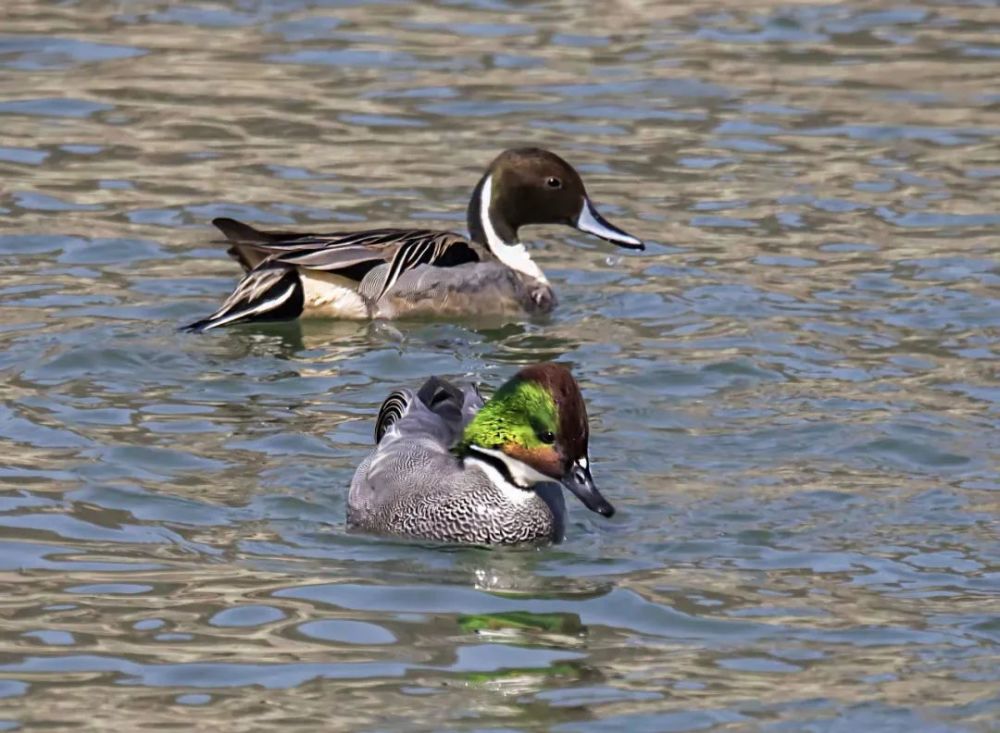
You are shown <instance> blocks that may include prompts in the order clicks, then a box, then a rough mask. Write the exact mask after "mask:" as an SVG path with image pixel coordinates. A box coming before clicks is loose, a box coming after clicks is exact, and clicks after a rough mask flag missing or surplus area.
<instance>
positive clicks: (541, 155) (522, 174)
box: [182, 148, 645, 332]
mask: <svg viewBox="0 0 1000 733" xmlns="http://www.w3.org/2000/svg"><path fill="white" fill-rule="evenodd" d="M466 219H467V225H468V229H469V235H468V237H465V236H462V235H460V234H456V233H454V232H448V231H436V230H431V229H369V230H366V231H351V232H347V231H333V232H326V233H305V232H291V231H263V230H259V229H256V228H254V227H252V226H250V225H249V224H244V223H242V222H239V221H236V220H235V219H229V218H217V219H213V221H212V223H213V224H214V225H215V226H216V227H217V228H218V229H219V230H220V231H221V232H222V234H223V235H224V236H225V237H226V241H227V243H228V244H229V245H230V246H229V249H228V250H227V252H228V254H229V255H230V256H231V257H232V258H233V259H235V260H236V261H237V262H238V263H239V264H240V265H241V266H242V268H243V270H244V274H243V277H242V279H241V280H240V281H239V283H238V284H237V285H236V288H235V290H233V292H232V294H231V295H230V296H229V297H228V298H226V300H225V301H224V302H223V303H222V305H221V306H220V307H219V309H218V310H216V311H215V312H214V313H212V314H211V315H210V316H208V317H207V318H202V319H200V320H197V321H195V322H193V323H190V324H188V325H186V326H183V327H182V328H183V330H187V331H193V332H202V331H208V330H210V329H214V328H219V327H220V326H231V325H235V324H240V323H253V322H265V321H290V320H295V319H298V318H300V317H320V318H338V319H356V320H366V319H397V318H405V317H421V316H439V317H444V318H461V317H474V316H486V315H501V316H503V315H507V316H515V315H517V316H524V315H534V314H544V313H548V312H549V311H551V310H552V309H553V308H554V307H555V305H556V302H557V301H556V296H555V293H554V292H553V290H552V286H551V285H550V283H549V280H548V278H547V277H546V276H545V273H544V272H542V270H541V268H540V267H539V266H538V264H537V263H536V262H535V261H534V260H533V259H532V257H531V254H530V253H529V252H528V250H527V248H526V247H525V246H524V244H522V243H521V241H520V238H519V235H518V232H519V230H520V229H521V227H524V226H526V225H529V224H565V225H568V226H571V227H574V228H576V229H578V230H579V231H581V232H585V233H587V234H591V235H593V236H595V237H599V238H601V239H604V240H607V241H608V242H612V243H614V244H616V245H618V246H620V247H624V248H626V249H634V250H642V249H644V248H645V247H644V245H643V243H642V241H641V240H639V239H638V238H636V237H634V236H632V235H631V234H628V233H627V232H625V231H623V230H622V229H619V228H618V227H616V226H614V225H613V224H611V223H610V222H608V221H607V220H606V219H605V218H604V217H602V216H601V215H600V214H599V213H598V211H597V209H596V208H595V206H594V204H593V203H592V202H591V200H590V198H589V197H588V195H587V191H586V188H585V187H584V185H583V180H582V179H581V177H580V174H579V173H577V171H576V170H575V169H574V168H573V166H571V165H570V164H569V163H567V162H566V161H565V160H563V159H562V158H560V157H559V156H558V155H556V154H555V153H553V152H551V151H548V150H544V149H541V148H517V149H511V150H506V151H504V152H502V153H501V154H500V155H498V156H497V157H496V158H495V159H494V160H493V162H492V163H490V165H489V167H488V168H487V170H486V172H485V173H484V174H483V176H482V177H481V178H480V179H479V183H477V184H476V186H475V188H474V189H473V191H472V197H471V199H470V201H469V206H468V210H467V215H466Z"/></svg>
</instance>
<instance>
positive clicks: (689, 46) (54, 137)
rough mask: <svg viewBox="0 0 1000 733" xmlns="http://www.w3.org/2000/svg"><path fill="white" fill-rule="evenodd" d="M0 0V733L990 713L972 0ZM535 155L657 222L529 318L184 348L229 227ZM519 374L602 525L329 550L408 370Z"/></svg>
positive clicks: (419, 210)
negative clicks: (552, 365)
mask: <svg viewBox="0 0 1000 733" xmlns="http://www.w3.org/2000/svg"><path fill="white" fill-rule="evenodd" d="M0 18H2V23H0V131H2V132H0V181H2V183H0V213H2V218H0V259H2V263H3V270H2V274H0V298H2V301H0V302H2V314H3V318H2V326H0V370H2V384H0V396H2V402H0V410H2V419H0V450H2V452H3V456H4V458H3V460H2V463H0V565H2V569H0V578H2V583H3V598H2V601H0V603H2V611H0V617H2V619H3V622H2V624H0V698H2V699H0V721H2V722H0V729H17V728H23V729H25V730H41V729H43V728H46V729H57V730H58V729H69V728H72V727H74V726H77V725H80V724H90V725H91V726H92V727H93V728H95V729H101V730H123V731H124V730H152V729H155V728H160V729H164V728H166V729H184V730H191V729H203V730H213V729H216V730H218V729H224V730H233V731H235V730H251V729H252V730H255V731H263V730H277V729H279V728H280V729H282V730H316V729H318V728H319V727H320V726H322V727H323V728H324V729H326V730H344V731H361V730H368V731H376V730H377V731H388V730H418V729H419V730H433V729H438V730H444V729H452V730H464V731H488V730H489V731H493V730H505V731H510V730H519V731H540V730H553V731H558V732H559V733H577V732H579V733H598V732H600V731H612V730H615V731H616V730H629V731H695V730H698V731H703V730H726V731H768V732H774V733H778V732H782V733H792V732H796V731H907V732H909V731H916V730H919V731H985V730H991V729H993V730H995V729H996V726H997V725H998V724H997V719H998V717H1000V695H998V692H997V691H998V689H1000V684H998V682H1000V672H998V669H1000V664H998V663H1000V654H998V642H1000V616H998V609H1000V603H998V589H1000V572H998V566H1000V547H998V528H997V516H998V508H1000V507H998V501H997V496H998V494H997V490H998V489H1000V480H998V473H997V469H998V456H1000V437H998V436H1000V431H998V427H1000V383H998V378H997V377H998V369H997V367H998V358H1000V295H998V294H1000V289H998V286H1000V266H998V260H997V250H998V244H1000V214H998V211H1000V195H998V193H997V191H998V180H997V179H998V178H1000V146H998V144H997V139H998V138H997V136H998V133H1000V89H998V87H997V82H996V80H997V79H998V78H1000V58H998V56H1000V45H998V44H997V30H998V28H1000V9H998V8H997V6H996V4H995V3H992V2H925V3H917V4H902V3H898V2H885V1H883V0H877V1H876V2H863V3H862V2H854V3H840V4H837V3H824V4H798V3H795V4H784V5H773V6H772V5H768V4H765V3H735V2H733V3H707V4H706V3H705V2H698V3H695V2H678V3H669V4H668V3H660V2H656V1H654V0H647V1H643V0H618V1H617V2H609V3H602V4H593V5H591V4H586V3H573V2H547V3H516V2H505V1H504V0H496V1H494V0H482V1H481V2H439V3H431V2H418V3H394V2H384V3H365V2H353V3H352V2H344V3H341V2H330V3H325V2H306V1H305V0H283V2H280V3H257V2H252V1H250V0H241V1H234V2H229V3H224V2H203V3H197V4H195V3H192V4H175V3H154V2H147V1H136V2H116V3H108V2H97V1H96V0H95V1H94V2H63V3H44V2H38V1H37V0H20V2H8V3H5V4H4V8H3V10H2V11H0ZM613 28H618V30H613ZM525 143H531V144H537V145H542V146H546V147H551V148H553V149H555V150H556V151H558V152H559V153H561V154H563V155H564V156H565V157H567V158H568V159H569V160H571V161H572V162H573V163H575V164H576V165H577V166H578V167H579V168H580V170H581V171H582V172H583V174H584V177H585V179H586V181H587V183H588V185H589V189H590V192H591V194H592V196H593V198H594V200H595V201H596V202H597V203H598V205H599V206H600V208H601V209H602V211H603V212H604V213H605V214H606V215H607V216H608V218H609V219H611V220H612V221H614V222H615V223H617V224H619V225H620V226H622V227H624V228H625V229H627V230H628V231H630V232H633V233H635V234H636V235H638V236H640V237H642V238H644V239H646V240H647V241H648V242H649V243H650V244H649V248H648V250H647V252H646V253H644V254H640V255H633V254H628V253H623V252H621V251H619V250H614V248H612V247H611V246H610V245H606V244H603V243H600V242H594V241H592V240H589V239H587V238H585V237H583V236H579V235H577V234H575V233H572V232H570V230H566V229H561V228H552V227H550V228H535V229H531V230H528V231H527V232H526V234H527V235H528V237H527V239H529V240H530V241H532V242H534V243H535V244H534V252H535V253H536V257H537V259H538V261H539V262H540V264H541V265H542V267H543V268H544V269H545V270H546V271H547V272H548V274H549V276H550V278H551V279H552V281H553V283H554V285H555V287H556V289H557V292H558V294H559V296H560V299H561V305H560V308H559V309H558V311H557V312H556V313H555V315H554V316H553V317H552V318H551V319H547V320H541V321H537V322H532V323H514V324H508V325H498V324H475V323H469V324H447V323H436V324H423V325H421V324H413V323H409V324H396V325H395V326H385V325H381V326H378V325H376V326H370V325H367V324H355V323H335V322H325V323H324V322H313V323H307V324H304V325H303V326H302V327H301V329H296V328H277V329H275V328H270V329H248V330H230V331H227V332H218V333H212V334H208V335H205V336H192V335H188V334H180V333H177V332H176V330H175V328H176V327H177V326H178V325H180V324H182V323H185V322H187V321H190V320H193V319H194V318H197V317H200V316H202V315H204V314H206V313H207V312H209V311H211V310H212V309H214V307H215V306H216V305H217V303H218V302H219V301H220V299H221V298H222V297H224V296H225V295H226V294H227V293H228V292H229V288H230V287H231V285H232V283H233V282H234V278H235V276H236V273H237V268H236V266H235V265H234V264H233V263H231V262H229V261H228V260H227V259H226V258H225V256H224V254H223V252H222V248H221V247H219V246H217V245H214V244H212V243H211V241H210V240H211V239H212V238H213V237H214V233H213V231H212V230H211V228H210V226H209V224H208V222H209V220H210V219H211V218H212V217H214V216H223V215H227V216H235V217H239V218H246V219H250V220H252V221H254V222H258V223H261V224H270V225H275V226H287V227H293V226H296V227H303V228H308V227H312V226H315V225H317V224H318V223H321V222H322V223H330V222H334V223H338V224H341V225H343V226H348V225H350V226H362V225H366V224H371V225H390V224H404V223H407V222H417V223H419V224H420V225H422V226H432V225H433V226H442V227H447V228H461V227H463V226H464V222H463V219H464V210H465V204H466V201H467V198H468V195H469V193H470V191H471V188H472V186H473V184H474V183H475V181H476V180H477V178H478V176H479V175H480V173H481V171H482V169H483V167H484V166H485V165H486V163H487V162H488V161H489V160H490V159H491V158H492V157H493V156H494V155H495V154H496V153H497V152H499V150H500V149H502V148H504V147H508V146H513V145H517V144H525ZM542 359H559V360H561V361H564V362H566V363H568V364H571V365H572V366H573V368H574V369H575V371H576V373H577V375H578V376H579V378H580V380H581V382H582V384H583V387H584V391H585V396H586V398H587V400H588V404H589V405H590V410H591V414H592V419H593V439H592V450H593V458H594V462H595V476H596V479H597V481H598V483H599V485H601V486H602V488H603V489H604V492H605V494H606V495H607V496H608V497H609V498H610V499H611V500H612V501H614V503H615V504H616V505H617V507H618V509H619V513H618V515H617V516H616V517H615V518H614V519H613V520H610V521H606V520H603V519H602V518H600V517H597V516H596V515H591V514H589V513H587V512H585V511H584V510H583V509H582V508H581V507H579V506H578V504H577V503H576V502H574V501H571V502H570V503H571V504H572V505H573V508H572V517H571V524H570V527H569V532H568V535H569V536H568V539H567V541H566V542H565V543H564V544H563V545H561V546H558V547H552V548H545V549H540V550H506V551H488V550H483V549H442V548H439V547H435V546H432V545H425V544H419V543H416V544H415V543H405V542H394V541H385V540H381V539H374V538H368V537H364V536H358V535H353V534H349V533H347V532H346V531H345V528H344V500H345V496H346V487H347V484H348V482H349V480H350V476H351V474H352V472H353V468H354V466H356V465H357V463H358V462H359V461H360V460H361V457H362V456H363V455H364V454H365V452H366V451H367V450H368V448H369V445H370V442H371V432H372V423H373V418H374V415H375V413H376V411H377V408H378V405H379V404H380V402H381V400H382V399H383V398H384V397H385V395H386V394H387V393H388V392H389V391H390V390H391V389H392V388H393V387H395V386H397V385H399V384H403V383H411V384H412V383H414V382H417V381H419V380H421V379H423V378H424V377H426V376H428V375H430V374H441V375H449V376H465V375H473V376H475V377H477V378H480V379H482V380H483V381H484V382H486V383H487V384H488V385H494V386H495V385H497V384H499V383H500V382H501V381H502V380H503V379H504V378H506V376H508V375H509V374H510V373H512V371H513V370H515V369H516V367H517V365H519V364H523V363H528V362H532V361H536V360H542Z"/></svg>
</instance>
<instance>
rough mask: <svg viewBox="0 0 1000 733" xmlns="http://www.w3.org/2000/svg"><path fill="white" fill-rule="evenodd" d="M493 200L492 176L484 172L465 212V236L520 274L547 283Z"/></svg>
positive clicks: (515, 231) (514, 230) (514, 229)
mask: <svg viewBox="0 0 1000 733" xmlns="http://www.w3.org/2000/svg"><path fill="white" fill-rule="evenodd" d="M499 208H500V207H498V206H497V205H496V202H495V201H494V195H493V174H492V173H489V172H487V173H486V175H484V176H483V177H482V179H481V180H480V181H479V183H478V184H477V185H476V188H475V189H474V190H473V192H472V199H471V200H470V201H469V209H468V212H467V219H468V226H469V236H470V237H471V238H472V241H473V242H476V243H477V244H481V245H484V246H485V247H486V248H487V249H488V250H489V251H490V252H491V253H492V254H493V255H494V256H495V257H496V258H497V259H498V260H500V262H502V263H503V264H504V265H506V266H507V267H509V268H510V269H512V270H515V271H517V272H519V273H520V274H522V275H524V276H526V277H529V278H532V279H534V280H538V281H539V282H542V283H546V284H548V282H549V281H548V278H546V277H545V273H543V272H542V268H540V267H539V266H538V264H537V263H536V262H535V261H534V260H533V259H531V254H530V253H529V252H528V250H527V248H526V247H525V246H524V245H523V244H521V242H520V241H519V240H518V237H517V229H516V228H515V227H513V226H511V224H510V222H508V221H507V218H506V217H504V216H501V215H500V214H499Z"/></svg>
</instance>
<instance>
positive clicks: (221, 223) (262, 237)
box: [212, 216, 274, 244]
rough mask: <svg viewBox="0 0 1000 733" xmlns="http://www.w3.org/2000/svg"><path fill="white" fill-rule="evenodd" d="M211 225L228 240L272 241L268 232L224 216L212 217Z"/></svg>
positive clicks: (262, 242)
mask: <svg viewBox="0 0 1000 733" xmlns="http://www.w3.org/2000/svg"><path fill="white" fill-rule="evenodd" d="M212 225H213V226H214V227H215V228H216V229H218V230H219V231H220V232H222V233H223V234H224V235H226V239H228V240H229V241H230V242H244V243H248V244H253V243H256V244H269V243H270V242H272V241H274V237H272V236H271V235H270V234H269V233H268V232H262V231H261V230H260V229H254V228H253V227H252V226H250V225H249V224H244V223H243V222H241V221H236V219H230V218H228V217H225V216H220V217H218V218H216V219H212Z"/></svg>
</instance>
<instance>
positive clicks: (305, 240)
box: [212, 219, 482, 300]
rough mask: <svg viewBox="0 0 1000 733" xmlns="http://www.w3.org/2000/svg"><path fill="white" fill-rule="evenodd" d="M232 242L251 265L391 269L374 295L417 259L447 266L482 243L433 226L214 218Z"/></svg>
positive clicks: (471, 255) (342, 271)
mask: <svg viewBox="0 0 1000 733" xmlns="http://www.w3.org/2000/svg"><path fill="white" fill-rule="evenodd" d="M212 223H213V224H215V226H217V227H218V228H219V230H220V231H222V233H223V234H225V235H226V238H227V239H228V240H229V241H230V242H231V243H232V244H233V250H235V253H234V256H235V257H236V258H237V259H238V260H239V261H240V262H241V263H243V264H244V266H246V264H247V263H249V264H250V265H251V267H252V266H253V265H254V264H255V263H256V262H258V261H260V260H261V259H268V260H270V261H274V262H281V263H283V264H286V265H292V266H295V267H301V268H306V269H311V270H321V271H324V272H334V273H337V274H338V275H343V276H345V277H348V278H350V279H352V280H356V281H359V282H360V281H361V280H362V279H363V278H364V276H365V275H367V274H368V272H369V271H370V270H371V269H372V268H374V267H377V266H378V265H381V264H383V263H389V270H388V273H387V276H386V277H385V279H384V280H381V281H380V282H379V287H378V288H377V289H376V290H375V292H373V293H372V294H371V295H373V296H374V299H376V300H377V299H378V298H379V297H381V295H382V294H383V293H384V292H385V291H386V290H388V289H389V288H390V287H392V285H393V283H395V282H396V280H397V279H398V278H399V276H400V275H401V274H402V273H404V272H406V271H408V270H411V269H413V268H415V267H418V266H419V265H424V264H430V265H435V266H437V267H451V266H454V265H461V264H465V263H467V262H479V261H480V260H481V258H482V252H481V250H480V248H478V247H477V246H476V245H474V244H472V243H471V242H469V241H468V240H467V239H465V238H464V237H462V236H460V235H458V234H454V233H452V232H441V231H435V230H431V229H371V230H368V231H362V232H328V233H324V234H303V233H296V232H268V231H262V230H259V229H254V228H253V227H251V226H249V225H247V224H243V223H241V222H238V221H236V220H234V219H215V220H213V222H212Z"/></svg>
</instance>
